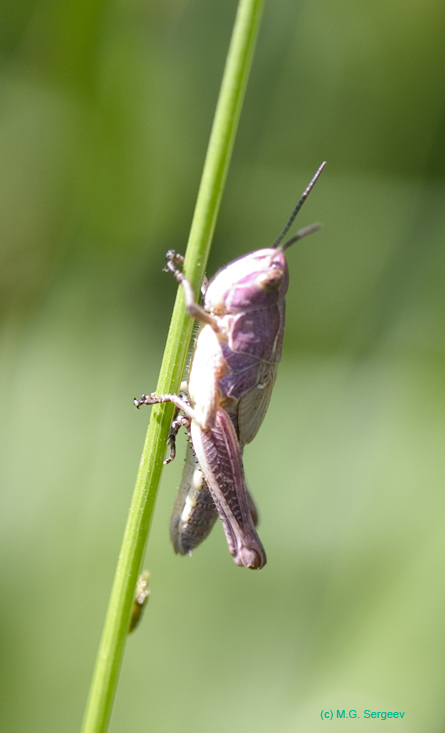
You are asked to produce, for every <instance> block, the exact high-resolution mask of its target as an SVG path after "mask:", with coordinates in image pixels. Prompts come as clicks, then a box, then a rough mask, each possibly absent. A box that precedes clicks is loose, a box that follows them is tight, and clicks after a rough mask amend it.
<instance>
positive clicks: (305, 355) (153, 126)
mask: <svg viewBox="0 0 445 733" xmlns="http://www.w3.org/2000/svg"><path fill="white" fill-rule="evenodd" d="M235 6H236V4H235V2H234V0H233V1H232V2H229V3H228V2H224V1H223V0H213V2H205V1H204V0H195V1H192V0H164V2H162V3H161V2H155V0H145V1H144V0H127V1H126V2H123V0H116V1H115V2H112V3H109V2H99V1H98V0H90V1H89V2H85V1H84V0H76V1H74V0H57V2H56V1H55V0H26V2H22V3H13V2H11V0H8V1H7V2H5V3H3V5H2V7H1V8H0V19H1V22H0V44H1V51H0V54H1V62H2V63H1V71H0V98H1V105H0V228H1V232H2V237H1V245H0V293H1V299H0V307H1V310H2V327H1V356H0V366H1V373H2V381H1V385H2V386H1V401H2V417H3V419H2V427H1V452H2V459H1V473H2V480H1V487H2V512H1V516H0V524H1V532H0V551H1V556H2V603H1V606H0V639H1V655H0V659H1V665H0V668H1V679H2V691H3V696H2V697H3V703H2V708H1V711H0V729H1V730H2V731H8V733H19V732H20V733H21V732H22V731H28V730H29V731H33V732H36V733H39V732H40V731H42V733H43V731H44V732H45V733H52V732H53V731H54V733H55V732H56V731H57V733H59V731H64V732H66V733H70V732H74V731H77V730H78V729H79V726H80V721H81V718H82V713H83V708H84V704H85V699H86V695H87V690H88V686H89V682H90V678H91V673H92V667H93V663H94V658H95V653H96V650H97V645H98V641H99V636H100V630H101V625H102V622H103V618H104V613H105V609H106V604H107V600H108V593H109V589H110V585H111V581H112V577H113V570H114V566H115V562H116V558H117V554H118V552H119V545H120V541H121V537H122V532H123V528H124V525H125V520H126V512H127V509H128V506H129V503H130V496H131V491H132V486H133V482H134V478H135V474H136V470H137V466H138V461H139V457H140V452H141V448H142V442H143V437H144V432H145V427H146V423H147V418H148V414H147V413H146V412H144V411H143V410H141V411H140V412H139V413H135V411H134V409H133V408H132V403H131V400H132V398H133V396H135V395H138V394H140V393H142V392H143V391H148V390H150V389H152V388H154V386H155V383H156V375H157V370H158V367H159V364H160V359H161V353H162V348H163V343H164V340H165V335H166V329H167V327H168V322H169V318H170V313H171V308H172V303H173V298H174V293H175V290H176V286H175V284H174V283H173V282H172V281H171V280H170V279H169V277H168V276H167V275H165V274H162V273H161V269H162V267H163V257H164V252H165V251H166V250H167V249H168V248H169V247H172V246H174V247H175V248H177V249H178V250H184V247H185V242H186V239H187V234H188V227H189V224H190V221H191V216H192V212H193V205H194V200H195V196H196V192H197V188H198V184H199V176H200V172H201V169H202V164H203V158H204V155H205V149H206V145H207V140H208V135H209V129H210V124H211V120H212V116H213V111H214V106H215V101H216V97H217V93H218V87H219V82H220V78H221V73H222V69H223V65H224V57H225V53H226V49H227V45H228V41H229V38H230V33H231V27H232V22H233V17H234V12H235ZM444 31H445V7H444V5H443V3H440V2H439V1H438V0H422V1H421V2H420V0H406V1H405V2H401V0H389V2H382V1H379V2H377V3H373V4H369V3H366V2H364V1H363V0H362V1H361V2H357V0H355V1H353V0H343V1H342V0H339V1H338V2H335V3H332V2H327V1H326V0H315V2H312V3H309V2H303V1H301V2H299V3H295V2H292V1H291V0H275V2H269V3H268V4H266V9H265V15H264V20H263V25H262V30H261V34H260V39H259V43H258V48H257V54H256V57H255V61H254V66H253V71H252V75H251V81H250V85H249V88H248V92H247V96H246V104H245V108H244V111H243V116H242V119H241V124H240V130H239V136H238V139H237V143H236V146H235V151H234V158H233V164H232V167H231V170H230V174H229V179H228V185H227V190H226V193H225V196H224V199H223V205H222V210H221V216H220V220H219V223H218V227H217V231H216V235H215V244H214V248H213V251H212V255H211V261H210V265H209V272H210V273H213V272H214V271H215V270H216V269H217V268H218V267H220V266H222V265H223V264H224V263H226V262H228V261H229V260H230V259H232V258H234V257H236V256H238V255H240V254H242V253H245V252H247V251H249V250H251V249H254V248H257V247H262V246H268V245H269V244H270V243H271V242H273V240H274V239H275V237H276V235H277V234H278V232H279V231H280V229H281V228H282V226H283V224H284V222H285V221H286V219H287V216H288V214H289V212H290V210H291V209H292V207H293V205H294V203H295V201H296V199H297V198H298V196H299V194H300V192H301V191H302V189H303V188H304V186H305V185H306V184H307V182H308V180H309V179H310V177H311V175H312V174H313V172H314V171H315V169H316V167H317V166H318V164H319V163H320V162H321V161H322V160H323V159H326V160H327V161H328V167H327V169H326V171H325V173H324V174H323V177H322V179H321V180H320V182H319V183H318V184H317V187H316V189H315V190H314V192H313V193H312V195H311V197H310V199H309V201H308V202H307V204H306V206H305V209H304V210H303V212H302V213H301V214H300V224H301V225H304V224H307V223H309V222H311V221H313V220H317V219H321V220H323V221H324V223H325V227H324V229H323V231H322V232H321V233H319V234H317V235H316V237H314V238H313V239H312V240H311V241H310V242H309V240H307V241H305V242H304V243H302V244H301V245H299V247H298V248H296V249H295V250H293V251H290V252H289V263H290V271H291V287H290V291H289V297H288V324H287V332H286V339H285V354H284V358H283V364H282V366H281V367H280V372H279V378H278V382H277V386H276V388H275V393H274V396H273V399H272V403H271V407H270V414H269V415H268V417H267V420H266V423H265V425H264V427H263V429H262V431H261V432H260V434H259V436H258V438H257V439H256V441H255V442H254V444H252V446H249V448H248V450H246V471H247V475H248V477H249V483H250V485H251V487H252V488H253V492H254V494H255V496H256V498H257V502H258V504H259V507H260V511H261V526H260V534H261V537H262V539H263V541H264V544H265V547H266V549H267V553H268V560H269V562H268V565H267V567H266V568H265V570H264V571H262V572H261V573H251V572H248V571H245V570H242V569H240V568H237V567H235V566H234V564H233V563H232V561H231V558H230V556H229V553H228V551H227V548H226V546H225V542H224V538H223V536H222V531H221V528H220V527H217V528H216V529H215V530H214V531H213V533H212V536H211V537H210V538H209V540H208V541H206V543H205V545H203V546H202V548H200V549H199V550H198V551H197V552H196V553H195V555H194V557H193V559H189V558H180V557H176V556H175V555H174V554H173V552H172V549H171V546H170V542H169V538H168V518H169V512H170V510H171V506H172V504H173V499H174V493H175V487H176V484H177V481H178V479H179V475H180V472H181V468H182V465H181V459H180V458H179V459H178V460H177V461H176V463H175V464H173V465H172V466H170V467H169V468H168V470H166V471H165V473H164V477H163V482H162V486H161V491H160V496H159V499H158V506H157V511H156V515H155V520H154V524H153V530H152V536H151V539H150V544H149V548H148V554H147V560H146V565H147V567H149V569H150V571H151V578H152V583H151V585H152V592H151V599H150V603H149V605H148V608H147V610H146V612H145V616H144V619H143V622H142V624H141V627H140V629H138V630H137V632H136V633H135V634H134V636H132V637H131V638H130V639H129V642H128V649H127V656H126V660H125V664H124V669H123V674H122V679H121V683H120V687H119V690H118V697H117V701H116V706H115V711H114V715H113V720H112V726H111V731H113V732H114V733H118V731H128V730H155V731H157V733H162V732H163V731H166V732H167V731H172V730H182V731H184V732H185V733H188V732H190V733H191V732H192V731H193V733H199V732H200V731H208V730H212V731H214V732H215V733H219V732H220V731H221V733H223V731H229V730H230V731H231V732H232V733H237V732H238V731H239V732H241V731H246V730H247V731H250V730H255V731H258V733H261V732H262V731H264V732H266V731H267V732H268V733H269V731H271V730H279V731H280V732H282V733H286V732H287V731H289V733H290V732H291V731H295V730H300V729H301V730H308V731H318V730H319V729H320V730H321V727H320V726H322V725H328V723H326V722H324V723H322V721H321V720H320V711H321V709H330V708H332V709H333V710H334V715H335V710H336V709H337V708H340V709H343V708H346V709H350V708H356V709H357V710H358V712H359V714H360V711H362V710H364V709H365V708H370V709H371V710H377V711H379V710H405V711H406V715H405V718H404V720H403V721H390V720H387V721H386V722H385V725H386V727H387V728H391V729H392V728H394V727H395V726H396V725H397V728H398V730H399V731H402V730H409V731H422V733H425V732H429V731H431V732H433V731H439V730H442V729H443V726H444V721H445V709H444V703H443V693H442V690H443V685H444V678H445V664H444V661H443V660H444V659H445V623H444V618H445V592H444V590H443V588H444V586H445V583H444V575H445V543H444V537H445V533H444V522H445V499H444V492H443V484H444V478H443V477H444V473H445V451H444V441H445V382H444V373H445V370H444V367H445V350H444V326H445V295H444V292H445V289H444V287H443V282H444V274H445V261H444V247H443V244H444V232H445V212H444V206H443V200H444V194H445V185H444V162H445V124H444V121H445V95H444V91H443V77H444V71H445V53H444V45H443V38H444ZM330 724H331V726H333V727H336V728H337V729H339V728H343V729H345V730H346V728H347V729H348V730H352V726H353V727H354V731H358V730H362V728H363V727H364V726H365V725H366V726H369V725H372V723H370V722H369V721H363V719H360V720H355V721H354V722H352V721H346V722H344V721H336V720H334V721H332V723H330Z"/></svg>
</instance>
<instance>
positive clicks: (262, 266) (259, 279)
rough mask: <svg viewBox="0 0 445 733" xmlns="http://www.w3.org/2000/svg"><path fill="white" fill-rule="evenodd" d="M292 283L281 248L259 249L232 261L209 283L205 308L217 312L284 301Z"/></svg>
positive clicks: (236, 310)
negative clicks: (290, 282) (289, 284)
mask: <svg viewBox="0 0 445 733" xmlns="http://www.w3.org/2000/svg"><path fill="white" fill-rule="evenodd" d="M288 283H289V274H288V269H287V263H286V257H285V255H284V252H283V251H281V250H279V249H272V248H269V249H259V250H257V251H256V252H251V253H250V254H248V255H244V257H240V258H239V259H237V260H235V261H234V262H231V263H230V264H229V265H227V266H226V267H224V268H223V269H222V270H220V271H219V272H217V273H216V275H215V277H214V278H212V280H211V281H210V283H209V286H208V288H207V292H206V296H205V307H206V309H207V310H208V311H210V312H211V313H214V314H215V315H224V314H226V313H239V312H241V311H243V312H246V311H251V310H258V309H259V308H268V307H270V306H272V305H275V304H276V303H278V302H279V301H280V300H283V299H284V297H285V295H286V292H287V288H288Z"/></svg>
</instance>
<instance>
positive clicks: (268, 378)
mask: <svg viewBox="0 0 445 733" xmlns="http://www.w3.org/2000/svg"><path fill="white" fill-rule="evenodd" d="M277 369H278V364H273V365H271V366H269V369H268V374H267V375H265V377H264V378H263V379H262V380H261V382H260V383H259V384H257V385H256V386H255V387H252V388H251V389H249V391H248V392H246V394H244V395H243V396H242V397H241V399H240V401H239V405H238V430H239V438H240V441H241V443H251V442H252V440H253V439H254V437H255V436H256V434H257V432H258V430H259V429H260V427H261V423H262V422H263V420H264V416H265V414H266V412H267V408H268V407H269V402H270V397H271V394H272V389H273V386H274V384H275V379H276V376H277Z"/></svg>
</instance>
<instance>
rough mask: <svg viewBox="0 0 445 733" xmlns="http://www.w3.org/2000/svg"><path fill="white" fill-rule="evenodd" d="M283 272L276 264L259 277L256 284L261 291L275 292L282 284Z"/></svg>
mask: <svg viewBox="0 0 445 733" xmlns="http://www.w3.org/2000/svg"><path fill="white" fill-rule="evenodd" d="M283 277H284V271H283V270H282V269H281V267H280V266H279V265H277V264H276V263H273V264H272V267H271V268H270V270H267V271H266V272H264V273H263V274H262V275H260V276H259V278H258V280H257V282H258V285H259V286H260V288H261V289H262V290H277V289H278V288H279V287H280V285H281V283H282V282H283Z"/></svg>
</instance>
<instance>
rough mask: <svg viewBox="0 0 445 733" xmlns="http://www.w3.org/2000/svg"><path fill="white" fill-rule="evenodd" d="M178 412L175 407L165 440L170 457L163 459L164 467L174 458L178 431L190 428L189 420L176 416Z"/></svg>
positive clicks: (182, 416)
mask: <svg viewBox="0 0 445 733" xmlns="http://www.w3.org/2000/svg"><path fill="white" fill-rule="evenodd" d="M178 412H179V409H178V408H177V407H176V409H175V417H174V418H173V420H172V424H171V426H170V432H169V434H168V438H167V445H169V446H170V455H169V456H168V458H166V459H165V461H164V466H166V465H167V464H168V463H171V462H172V461H174V460H175V458H176V436H177V434H178V433H179V431H180V429H181V428H189V427H190V419H189V418H188V417H186V416H185V415H179V416H178Z"/></svg>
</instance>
